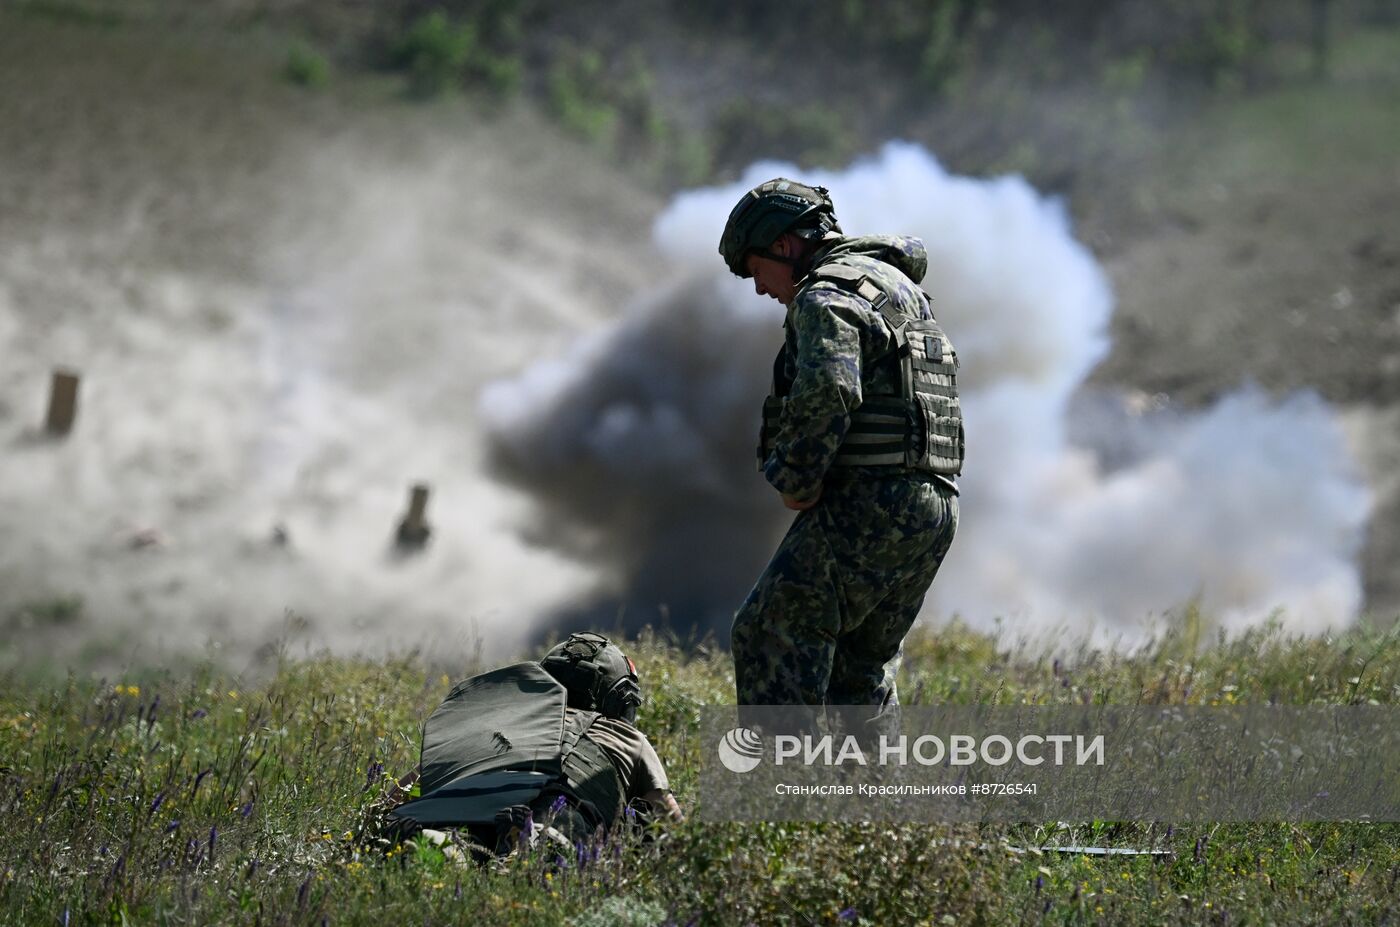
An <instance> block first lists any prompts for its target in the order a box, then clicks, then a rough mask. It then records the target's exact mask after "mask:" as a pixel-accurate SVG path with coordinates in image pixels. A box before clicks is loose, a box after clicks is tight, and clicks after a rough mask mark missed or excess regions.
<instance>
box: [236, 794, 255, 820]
mask: <svg viewBox="0 0 1400 927" xmlns="http://www.w3.org/2000/svg"><path fill="white" fill-rule="evenodd" d="M238 813H239V815H240V816H242V817H245V818H246V817H250V816H251V815H252V813H253V799H251V798H250V799H248V800H247V801H246V802H244V803H243V807H242V808H239V809H238Z"/></svg>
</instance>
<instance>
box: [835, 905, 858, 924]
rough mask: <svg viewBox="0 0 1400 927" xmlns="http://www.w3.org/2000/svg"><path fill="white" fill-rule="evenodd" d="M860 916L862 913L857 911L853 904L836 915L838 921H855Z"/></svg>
mask: <svg viewBox="0 0 1400 927" xmlns="http://www.w3.org/2000/svg"><path fill="white" fill-rule="evenodd" d="M859 916H860V915H859V914H857V913H856V909H855V907H854V906H852V907H849V908H847V909H846V910H844V911H842V912H841V913H840V914H838V915H836V919H837V920H838V921H853V920H855V919H856V918H857V917H859Z"/></svg>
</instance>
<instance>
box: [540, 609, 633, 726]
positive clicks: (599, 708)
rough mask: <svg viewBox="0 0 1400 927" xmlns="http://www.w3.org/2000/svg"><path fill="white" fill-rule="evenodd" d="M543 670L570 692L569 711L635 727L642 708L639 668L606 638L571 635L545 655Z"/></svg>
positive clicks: (587, 634)
mask: <svg viewBox="0 0 1400 927" xmlns="http://www.w3.org/2000/svg"><path fill="white" fill-rule="evenodd" d="M540 666H542V667H544V671H545V672H546V673H549V675H551V676H553V677H554V678H555V679H557V680H558V681H559V684H560V685H562V686H563V687H564V688H565V689H566V690H567V691H568V693H569V707H570V708H578V709H582V710H583V711H596V712H598V713H599V714H602V715H605V716H607V717H609V718H618V719H621V720H623V721H626V722H627V723H629V724H635V723H636V721H637V706H639V705H641V704H642V687H641V685H640V684H639V683H638V681H637V667H636V666H635V665H633V663H632V661H631V660H630V659H629V658H628V657H627V655H626V654H625V653H623V652H622V650H621V649H620V648H619V647H618V646H617V645H616V644H614V643H613V642H612V641H610V640H608V639H607V638H606V637H604V636H603V635H601V634H595V633H593V632H592V631H582V632H579V633H576V634H570V635H569V639H568V640H566V641H564V642H563V643H562V644H557V645H555V646H554V647H553V648H551V649H550V651H549V653H547V654H545V655H544V659H542V660H540Z"/></svg>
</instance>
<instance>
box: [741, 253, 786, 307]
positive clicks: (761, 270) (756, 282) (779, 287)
mask: <svg viewBox="0 0 1400 927" xmlns="http://www.w3.org/2000/svg"><path fill="white" fill-rule="evenodd" d="M787 244H788V243H787V241H786V240H785V239H782V238H780V239H778V240H777V241H775V242H774V243H773V249H772V250H773V252H774V253H776V254H786V253H787ZM744 264H745V266H746V268H747V269H748V272H749V273H750V274H751V275H753V288H754V292H756V293H757V294H758V295H759V296H771V297H773V298H774V299H776V300H777V301H778V302H780V303H783V304H784V305H786V304H787V303H790V302H792V298H793V297H794V296H796V295H797V285H796V281H794V280H793V279H792V265H791V264H784V263H783V262H782V261H775V260H773V259H772V258H766V257H759V256H758V255H757V254H754V253H752V252H750V253H749V255H748V257H746V258H744Z"/></svg>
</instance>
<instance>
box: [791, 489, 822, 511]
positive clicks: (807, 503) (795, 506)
mask: <svg viewBox="0 0 1400 927" xmlns="http://www.w3.org/2000/svg"><path fill="white" fill-rule="evenodd" d="M821 497H822V488H821V487H820V486H818V487H817V494H816V495H815V496H813V497H812V498H810V499H805V500H802V501H798V499H797V497H796V496H789V495H788V494H787V493H783V505H785V506H787V507H788V508H790V509H792V510H793V511H794V512H805V511H806V510H807V509H810V508H811V507H812V506H814V505H816V504H817V502H818V501H820V500H821Z"/></svg>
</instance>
